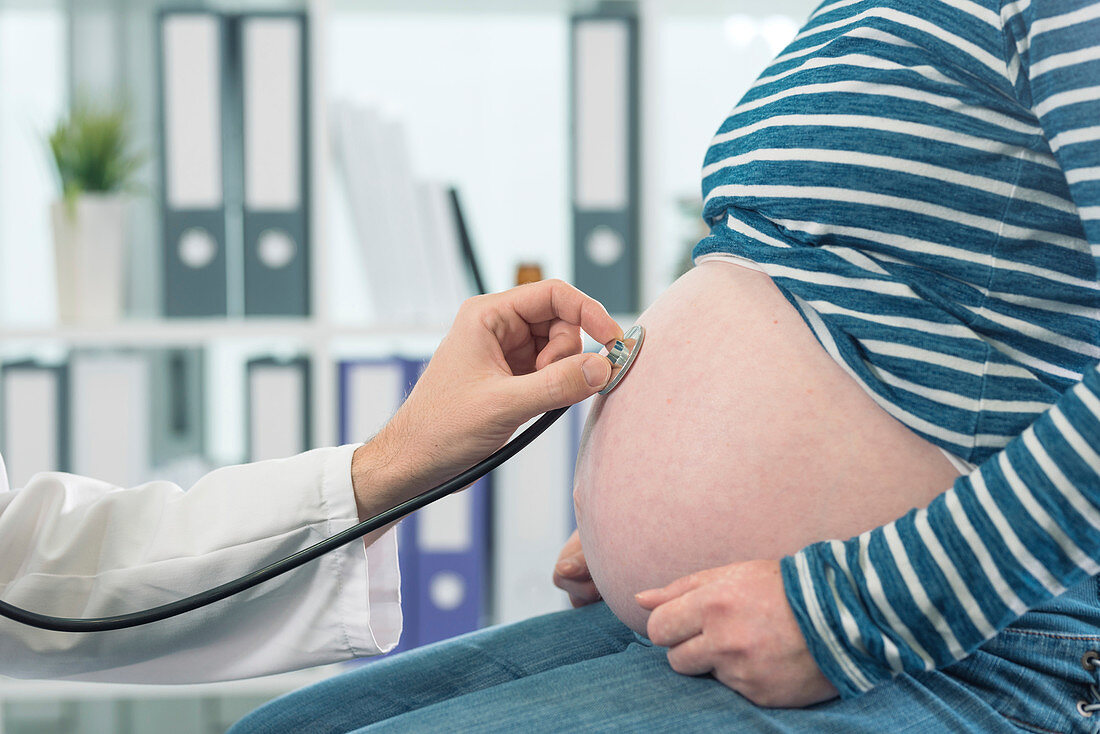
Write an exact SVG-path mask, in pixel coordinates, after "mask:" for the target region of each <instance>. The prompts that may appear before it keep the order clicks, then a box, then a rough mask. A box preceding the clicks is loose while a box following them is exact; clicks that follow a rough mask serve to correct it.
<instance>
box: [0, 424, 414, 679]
mask: <svg viewBox="0 0 1100 734" xmlns="http://www.w3.org/2000/svg"><path fill="white" fill-rule="evenodd" d="M355 449H356V446H354V445H349V446H342V447H338V448H326V449H318V450H315V451H310V452H307V453H304V454H300V455H298V456H294V457H291V458H288V459H279V460H274V461H264V462H258V463H254V464H245V465H241V466H231V467H226V468H223V469H218V470H216V471H213V472H211V473H210V474H208V475H206V476H205V477H203V478H202V479H201V480H199V481H198V482H197V483H196V484H195V486H194V487H192V488H191V489H190V490H189V491H186V492H185V491H183V490H181V489H180V488H179V487H177V486H175V485H174V484H171V483H168V482H152V483H149V484H144V485H142V486H140V487H135V488H132V489H123V488H118V487H114V486H111V485H109V484H106V483H104V482H100V481H97V480H94V479H88V478H85V477H78V476H74V475H72V474H62V473H44V474H38V475H36V476H35V477H33V478H32V479H31V480H30V482H29V483H28V484H27V486H26V487H24V488H22V489H19V490H14V491H9V490H8V489H7V484H6V479H4V478H3V477H4V472H3V469H2V467H3V464H2V462H0V599H3V600H4V601H6V602H9V603H12V604H15V605H17V606H21V607H24V608H26V609H30V610H32V611H36V612H43V613H46V614H52V615H55V616H72V617H98V616H107V615H113V614H120V613H125V612H129V611H134V610H139V609H146V608H149V607H153V606H157V605H159V604H164V603H166V602H169V601H174V600H176V599H179V598H182V597H184V596H188V595H190V594H193V593H195V592H199V591H203V590H205V589H207V588H210V587H212V586H216V585H218V584H221V583H223V582H225V581H229V580H232V579H235V578H237V577H239V576H243V575H244V574H246V573H249V572H251V571H254V570H256V569H257V568H260V567H262V566H264V565H267V564H268V563H270V562H272V561H275V560H278V559H279V558H282V557H284V556H286V555H289V554H291V553H293V552H295V551H298V550H300V549H302V548H304V547H306V546H308V545H311V544H313V543H315V542H316V541H318V540H321V539H323V538H325V537H328V536H330V535H333V534H335V533H337V532H340V531H341V530H344V529H346V528H348V527H350V526H352V525H354V524H355V523H356V522H357V521H358V517H357V513H356V507H355V498H354V495H353V493H352V486H351V456H352V453H353V452H354V451H355ZM398 581H399V577H398V571H397V541H396V538H395V531H394V530H392V529H391V530H390V531H389V532H388V533H386V534H385V535H384V536H383V537H382V538H380V539H379V540H378V541H376V542H375V543H374V544H372V545H371V546H370V547H369V548H366V549H364V547H363V543H362V541H353V542H352V543H350V544H348V545H347V546H344V547H343V548H341V549H339V550H337V551H334V552H332V553H329V554H328V555H326V556H324V557H322V558H321V559H319V560H316V561H313V562H311V563H308V564H306V565H305V566H303V567H302V568H299V569H297V570H295V571H292V572H290V573H288V574H286V575H283V576H280V577H279V578H277V579H273V580H271V581H268V582H265V583H263V584H260V585H259V586H257V587H255V588H253V589H251V590H249V591H246V592H244V593H243V594H239V595H237V596H234V597H230V598H229V599H225V600H223V601H220V602H217V603H215V604H213V605H211V606H208V607H205V608H203V609H199V610H196V611H193V612H188V613H187V614H184V615H182V616H179V617H175V618H173V619H168V620H164V621H161V622H155V623H153V624H150V625H145V626H143V627H136V628H132V629H128V630H118V631H113V632H96V633H85V634H73V633H61V632H46V631H43V630H37V629H32V628H29V627H24V626H22V625H19V624H16V623H14V622H11V621H9V620H7V619H4V618H0V674H3V675H7V676H12V677H17V678H61V679H69V680H99V681H115V682H142V683H192V682H204V681H215V680H230V679H235V678H246V677H252V676H257V675H266V674H270V673H278V672H283V671H287V670H295V669H299V668H303V667H307V666H312V665H320V664H323V663H332V662H336V661H339V660H345V659H349V658H353V657H360V656H365V655H375V654H379V653H381V652H385V651H387V650H389V649H390V648H392V647H393V646H394V645H395V644H396V643H397V638H398V636H399V634H400V631H401V610H400V597H399V593H398Z"/></svg>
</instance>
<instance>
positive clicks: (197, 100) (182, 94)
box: [157, 11, 229, 317]
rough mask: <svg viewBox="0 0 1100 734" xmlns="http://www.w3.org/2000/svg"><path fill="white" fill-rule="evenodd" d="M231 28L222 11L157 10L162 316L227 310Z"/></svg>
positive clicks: (201, 314)
mask: <svg viewBox="0 0 1100 734" xmlns="http://www.w3.org/2000/svg"><path fill="white" fill-rule="evenodd" d="M226 46H227V36H226V26H225V24H224V23H223V22H222V18H221V16H219V15H218V14H217V13H212V12H203V11H166V12H163V13H161V15H160V34H159V48H160V53H159V54H158V56H157V58H158V62H159V66H160V73H159V78H160V85H159V88H160V96H159V99H160V105H159V114H160V121H161V124H160V129H161V135H160V140H161V145H160V150H161V157H160V159H161V162H162V164H163V172H162V175H161V208H162V212H163V219H164V229H163V232H164V234H163V237H164V240H163V253H164V258H163V267H164V315H165V316H170V317H195V316H224V315H226V314H227V313H228V308H229V304H228V276H227V268H228V266H229V262H228V259H227V249H228V243H227V241H226V234H227V232H226V224H225V214H226V212H225V187H224V176H223V170H224V168H225V162H226V151H225V147H224V144H223V140H224V138H225V130H224V125H225V120H224V114H223V110H224V107H225V99H224V97H225V90H224V83H223V74H224V68H225V64H226V54H225V49H226Z"/></svg>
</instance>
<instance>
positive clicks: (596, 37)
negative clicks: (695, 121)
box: [572, 2, 641, 313]
mask: <svg viewBox="0 0 1100 734" xmlns="http://www.w3.org/2000/svg"><path fill="white" fill-rule="evenodd" d="M572 60H573V73H572V118H573V125H572V130H573V135H572V160H573V176H572V190H573V257H574V277H573V280H574V283H575V285H576V286H577V287H578V288H580V289H581V290H582V291H584V292H586V293H588V294H589V295H591V296H592V297H593V298H596V299H597V300H599V301H600V302H601V303H603V304H604V306H605V307H607V309H608V310H609V311H611V312H612V313H615V312H627V313H629V312H634V311H637V310H638V305H639V303H638V302H639V273H640V267H641V256H640V247H639V224H638V211H639V210H638V196H639V186H638V157H639V156H638V153H639V126H638V114H639V110H638V95H639V89H638V84H639V81H638V19H637V15H636V11H635V9H634V5H633V3H617V2H615V3H611V2H609V3H604V4H602V5H600V6H599V7H598V9H597V10H596V11H595V12H594V13H591V14H583V15H576V16H574V17H573V24H572Z"/></svg>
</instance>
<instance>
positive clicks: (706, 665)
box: [668, 635, 714, 675]
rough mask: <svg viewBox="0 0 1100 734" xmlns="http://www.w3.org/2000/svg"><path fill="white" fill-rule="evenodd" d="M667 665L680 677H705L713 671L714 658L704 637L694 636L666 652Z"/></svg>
mask: <svg viewBox="0 0 1100 734" xmlns="http://www.w3.org/2000/svg"><path fill="white" fill-rule="evenodd" d="M668 664H669V666H671V667H672V669H673V670H675V671H676V672H677V673H680V674H682V675H705V674H706V673H709V672H711V671H712V670H714V658H713V656H712V655H711V654H710V645H709V644H708V643H707V638H706V636H705V635H695V636H694V637H691V638H689V639H687V640H684V641H683V642H681V643H680V644H679V645H676V646H674V647H672V648H670V649H669V651H668Z"/></svg>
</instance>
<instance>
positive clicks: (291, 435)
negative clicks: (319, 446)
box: [248, 359, 309, 461]
mask: <svg viewBox="0 0 1100 734" xmlns="http://www.w3.org/2000/svg"><path fill="white" fill-rule="evenodd" d="M308 421H309V369H308V362H306V361H305V360H304V359H296V360H289V361H280V360H274V359H261V360H253V361H251V362H249V364H248V452H249V457H248V458H249V461H265V460H267V459H284V458H286V457H288V456H294V455H295V454H300V453H302V452H303V451H306V450H307V449H308V448H309V446H308V444H309V430H308V425H309V423H308Z"/></svg>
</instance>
